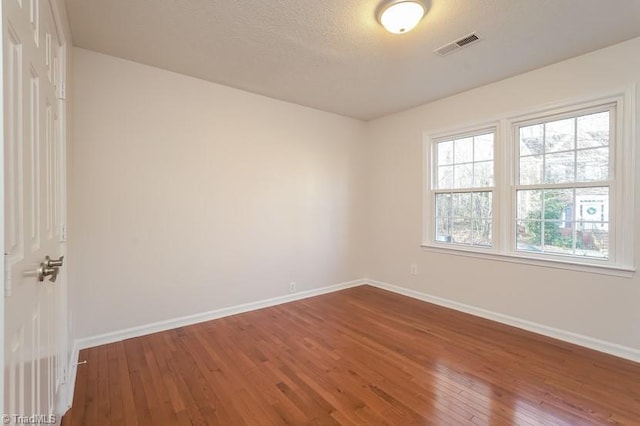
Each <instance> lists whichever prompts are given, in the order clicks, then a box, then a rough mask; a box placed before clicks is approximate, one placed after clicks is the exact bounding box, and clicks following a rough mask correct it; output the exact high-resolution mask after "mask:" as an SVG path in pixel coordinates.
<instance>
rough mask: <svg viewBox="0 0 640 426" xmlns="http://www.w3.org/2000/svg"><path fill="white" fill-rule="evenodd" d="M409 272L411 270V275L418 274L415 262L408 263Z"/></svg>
mask: <svg viewBox="0 0 640 426" xmlns="http://www.w3.org/2000/svg"><path fill="white" fill-rule="evenodd" d="M409 272H411V275H418V265H416V264H415V263H412V264H411V265H409Z"/></svg>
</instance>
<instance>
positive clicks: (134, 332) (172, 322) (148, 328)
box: [74, 279, 366, 350]
mask: <svg viewBox="0 0 640 426" xmlns="http://www.w3.org/2000/svg"><path fill="white" fill-rule="evenodd" d="M365 283H366V281H365V280H363V279H359V280H354V281H348V282H345V283H341V284H336V285H331V286H327V287H321V288H316V289H313V290H307V291H301V292H298V293H292V294H287V295H284V296H278V297H273V298H271V299H265V300H259V301H257V302H250V303H245V304H242V305H236V306H230V307H228V308H222V309H216V310H213V311H209V312H202V313H199V314H194V315H187V316H184V317H180V318H173V319H169V320H164V321H158V322H154V323H151V324H145V325H141V326H137V327H131V328H126V329H124V330H118V331H113V332H110V333H105V334H100V335H97V336H92V337H86V338H83V339H77V340H76V341H75V342H74V347H75V346H77V348H78V350H82V349H86V348H93V347H95V346H100V345H106V344H108V343H114V342H119V341H121V340H124V339H130V338H132V337H139V336H144V335H147V334H151V333H157V332H159V331H166V330H171V329H173V328H178V327H184V326H187V325H192V324H197V323H201V322H205V321H210V320H214V319H218V318H223V317H228V316H230V315H236V314H241V313H244V312H249V311H255V310H256V309H262V308H267V307H269V306H275V305H280V304H282V303H287V302H293V301H295V300H301V299H306V298H308V297H313V296H319V295H321V294H326V293H332V292H334V291H339V290H344V289H346V288H350V287H356V286H359V285H362V284H365Z"/></svg>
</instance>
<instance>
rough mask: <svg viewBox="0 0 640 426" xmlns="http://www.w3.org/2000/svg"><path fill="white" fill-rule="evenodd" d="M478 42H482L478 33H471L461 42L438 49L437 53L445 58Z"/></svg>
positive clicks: (460, 40)
mask: <svg viewBox="0 0 640 426" xmlns="http://www.w3.org/2000/svg"><path fill="white" fill-rule="evenodd" d="M478 40H480V37H478V34H476V33H471V34H469V35H467V36H464V37H462V38H461V39H459V40H456V41H453V42H451V43H448V44H445V45H444V46H442V47H441V48H439V49H436V53H437V54H438V55H440V56H444V55H448V54H449V53H451V52H455V51H456V50H458V49H460V48H462V47H464V46H468V45H470V44H473V43H475V42H477V41H478Z"/></svg>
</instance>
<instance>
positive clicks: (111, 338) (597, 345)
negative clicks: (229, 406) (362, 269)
mask: <svg viewBox="0 0 640 426" xmlns="http://www.w3.org/2000/svg"><path fill="white" fill-rule="evenodd" d="M364 284H369V285H372V286H374V287H378V288H381V289H383V290H388V291H391V292H393V293H397V294H401V295H404V296H408V297H411V298H414V299H418V300H422V301H425V302H429V303H433V304H435V305H439V306H444V307H446V308H450V309H454V310H456V311H460V312H465V313H468V314H471V315H475V316H478V317H482V318H486V319H490V320H492V321H496V322H499V323H502V324H507V325H510V326H513V327H517V328H521V329H523V330H527V331H531V332H533V333H537V334H541V335H543V336H548V337H552V338H554V339H558V340H563V341H565V342H569V343H573V344H576V345H579V346H583V347H586V348H589V349H593V350H596V351H599V352H604V353H607V354H611V355H615V356H618V357H620V358H625V359H628V360H631V361H635V362H640V350H637V349H633V348H629V347H626V346H622V345H618V344H615V343H611V342H606V341H603V340H599V339H595V338H593V337H588V336H584V335H581V334H576V333H572V332H569V331H564V330H560V329H557V328H553V327H549V326H546V325H542V324H537V323H534V322H531V321H527V320H523V319H520V318H515V317H511V316H509V315H504V314H500V313H497V312H492V311H488V310H486V309H482V308H477V307H475V306H470V305H465V304H463V303H459V302H455V301H453V300H448V299H444V298H441V297H437V296H432V295H430V294H427V293H421V292H419V291H416V290H411V289H408V288H404V287H399V286H396V285H393V284H388V283H385V282H382V281H377V280H373V279H368V278H363V279H359V280H354V281H348V282H345V283H342V284H336V285H332V286H328V287H322V288H318V289H314V290H308V291H302V292H299V293H293V294H288V295H285V296H279V297H274V298H271V299H265V300H261V301H257V302H251V303H245V304H242V305H237V306H231V307H228V308H222V309H216V310H213V311H209V312H202V313H199V314H195V315H188V316H185V317H180V318H174V319H170V320H165V321H159V322H155V323H151V324H147V325H142V326H138V327H131V328H127V329H124V330H118V331H114V332H111V333H105V334H101V335H98V336H93V337H87V338H84V339H76V340H75V341H74V344H73V350H72V351H71V359H70V360H69V369H68V371H69V378H68V380H69V383H68V390H67V394H68V405H67V406H68V407H71V403H72V402H73V393H74V389H75V383H76V373H77V364H76V363H77V362H78V361H79V358H78V357H79V354H80V350H82V349H86V348H92V347H95V346H100V345H105V344H108V343H114V342H119V341H121V340H125V339H130V338H133V337H139V336H144V335H147V334H151V333H157V332H160V331H166V330H171V329H174V328H178V327H184V326H187V325H192V324H197V323H201V322H205V321H210V320H214V319H218V318H223V317H227V316H230V315H236V314H241V313H244V312H249V311H254V310H257V309H262V308H267V307H269V306H275V305H280V304H282V303H287V302H293V301H296V300H301V299H306V298H308V297H313V296H319V295H321V294H326V293H332V292H335V291H340V290H344V289H347V288H351V287H357V286H359V285H364Z"/></svg>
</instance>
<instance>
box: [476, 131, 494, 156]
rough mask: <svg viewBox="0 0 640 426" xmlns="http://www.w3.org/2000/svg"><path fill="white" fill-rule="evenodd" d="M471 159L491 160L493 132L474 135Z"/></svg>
mask: <svg viewBox="0 0 640 426" xmlns="http://www.w3.org/2000/svg"><path fill="white" fill-rule="evenodd" d="M473 160H474V161H486V160H493V133H489V134H487V135H480V136H476V137H475V138H474V143H473Z"/></svg>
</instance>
